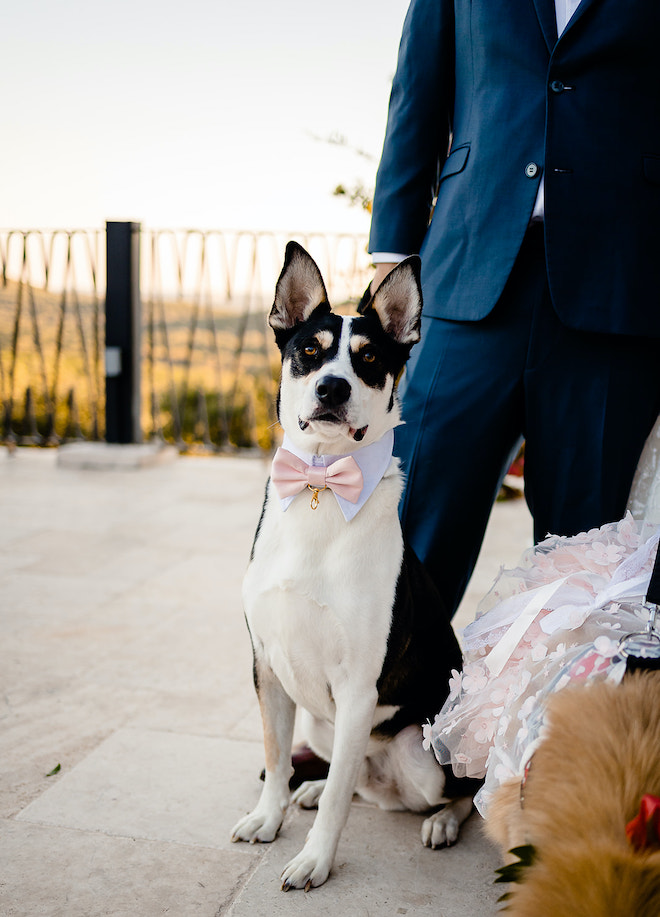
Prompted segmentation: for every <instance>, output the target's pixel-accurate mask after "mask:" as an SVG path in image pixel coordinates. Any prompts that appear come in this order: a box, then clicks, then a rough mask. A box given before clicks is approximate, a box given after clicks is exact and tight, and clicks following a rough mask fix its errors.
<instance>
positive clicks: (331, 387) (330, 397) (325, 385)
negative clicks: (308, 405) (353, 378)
mask: <svg viewBox="0 0 660 917" xmlns="http://www.w3.org/2000/svg"><path fill="white" fill-rule="evenodd" d="M350 396H351V386H350V385H349V383H348V382H347V381H346V379H342V378H341V376H324V377H323V379H319V381H318V382H317V383H316V397H317V398H318V399H319V401H320V402H321V404H324V405H326V406H327V407H329V408H336V407H338V406H339V405H340V404H346V402H347V401H348V399H349V398H350Z"/></svg>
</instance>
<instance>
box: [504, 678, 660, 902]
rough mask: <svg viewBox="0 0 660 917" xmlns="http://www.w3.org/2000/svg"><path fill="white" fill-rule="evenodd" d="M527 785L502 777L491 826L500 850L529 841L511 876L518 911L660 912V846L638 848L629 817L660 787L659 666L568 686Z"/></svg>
mask: <svg viewBox="0 0 660 917" xmlns="http://www.w3.org/2000/svg"><path fill="white" fill-rule="evenodd" d="M547 723H548V729H547V733H546V735H545V737H544V741H543V743H542V744H541V746H540V747H539V749H538V750H537V751H536V753H535V754H534V757H533V758H532V764H531V768H530V770H529V774H528V778H527V781H526V784H525V787H524V802H523V805H522V806H521V785H520V782H518V781H515V782H514V781H512V782H509V783H506V784H504V785H503V786H501V787H500V789H499V790H498V791H497V793H496V794H495V797H494V799H493V802H492V804H491V806H490V808H489V811H488V813H487V821H486V830H487V833H488V834H489V836H490V837H491V838H492V839H493V840H494V841H495V842H496V843H498V844H499V845H500V846H501V847H502V850H503V852H506V851H509V850H511V849H512V848H515V847H517V846H521V845H525V844H532V845H533V846H534V848H535V850H536V859H535V862H534V863H533V864H532V865H531V866H528V867H525V868H524V869H523V873H524V876H523V878H522V879H521V881H520V882H517V883H515V884H513V885H511V886H510V887H509V888H510V891H511V893H512V894H511V898H510V900H509V902H508V906H507V909H506V913H507V915H512V917H658V915H660V849H659V848H657V847H656V848H654V849H653V850H648V851H645V852H636V851H635V850H634V849H633V847H632V846H631V844H630V843H629V842H628V839H627V837H626V825H627V824H628V822H629V821H631V820H632V819H633V818H635V816H636V815H637V814H638V812H639V807H640V802H641V798H642V796H643V795H644V794H645V793H650V794H652V795H655V796H660V672H643V673H635V674H634V675H630V676H626V677H625V678H624V679H623V681H622V683H621V684H620V685H610V684H605V683H596V684H592V685H581V686H576V687H570V688H567V689H565V690H564V691H563V692H561V693H560V694H558V695H556V696H555V697H554V698H553V699H552V700H551V701H550V703H549V704H548V711H547Z"/></svg>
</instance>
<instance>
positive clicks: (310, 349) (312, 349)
mask: <svg viewBox="0 0 660 917" xmlns="http://www.w3.org/2000/svg"><path fill="white" fill-rule="evenodd" d="M318 352H319V348H318V345H317V344H307V345H306V347H305V356H306V357H315V356H316V354H317V353H318Z"/></svg>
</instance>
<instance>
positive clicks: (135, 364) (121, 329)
mask: <svg viewBox="0 0 660 917" xmlns="http://www.w3.org/2000/svg"><path fill="white" fill-rule="evenodd" d="M106 256H107V260H106V264H107V268H106V270H107V276H106V293H105V438H106V442H109V443H139V442H141V441H142V427H141V424H140V356H141V338H142V308H141V302H140V224H139V223H106Z"/></svg>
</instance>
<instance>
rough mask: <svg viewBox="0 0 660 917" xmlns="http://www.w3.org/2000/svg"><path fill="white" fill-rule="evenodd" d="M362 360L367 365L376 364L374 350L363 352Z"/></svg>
mask: <svg viewBox="0 0 660 917" xmlns="http://www.w3.org/2000/svg"><path fill="white" fill-rule="evenodd" d="M362 359H363V360H364V362H365V363H375V362H376V354H375V353H374V352H373V350H363V351H362Z"/></svg>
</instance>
